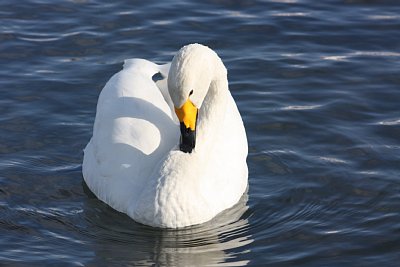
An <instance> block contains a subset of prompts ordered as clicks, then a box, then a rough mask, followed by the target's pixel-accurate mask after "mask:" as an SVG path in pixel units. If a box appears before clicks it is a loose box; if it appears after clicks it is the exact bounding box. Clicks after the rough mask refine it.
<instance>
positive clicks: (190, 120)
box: [175, 99, 198, 131]
mask: <svg viewBox="0 0 400 267" xmlns="http://www.w3.org/2000/svg"><path fill="white" fill-rule="evenodd" d="M197 112H198V109H197V108H196V106H195V105H194V104H193V103H192V101H190V99H188V100H187V101H186V102H185V104H183V106H182V107H180V108H176V107H175V113H176V116H178V119H179V122H181V123H183V124H184V125H185V127H186V128H189V129H190V130H192V131H194V130H196V119H197Z"/></svg>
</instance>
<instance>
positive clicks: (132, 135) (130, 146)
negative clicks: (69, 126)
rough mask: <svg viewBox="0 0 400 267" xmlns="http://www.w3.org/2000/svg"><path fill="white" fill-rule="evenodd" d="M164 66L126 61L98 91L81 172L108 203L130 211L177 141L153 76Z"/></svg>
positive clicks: (177, 134)
mask: <svg viewBox="0 0 400 267" xmlns="http://www.w3.org/2000/svg"><path fill="white" fill-rule="evenodd" d="M159 71H162V72H163V73H164V75H165V69H162V68H160V67H159V66H158V65H156V64H154V63H152V62H149V61H147V60H141V59H133V60H127V61H125V64H124V69H123V70H121V71H120V72H118V73H117V74H115V75H114V76H113V77H112V78H111V79H110V80H109V81H108V83H107V84H106V86H105V87H104V88H103V90H102V92H101V93H100V96H99V100H98V104H97V113H96V119H95V123H94V127H93V137H92V139H91V140H90V142H89V144H88V145H87V146H86V148H85V151H84V152H85V155H84V161H83V165H82V169H83V176H84V179H85V181H86V183H87V184H88V186H89V188H90V189H91V190H92V191H93V192H94V193H95V194H96V195H97V196H98V197H99V198H100V199H101V200H103V201H104V202H106V203H108V204H109V205H110V206H112V207H113V208H115V209H117V210H119V211H126V210H127V208H128V207H129V206H130V205H132V204H133V203H136V202H137V199H138V198H140V195H141V193H142V189H143V188H144V187H145V185H146V183H147V180H148V179H149V176H150V175H151V173H152V171H153V170H154V168H155V165H156V164H158V162H159V161H160V160H161V157H162V156H163V155H165V154H166V153H167V151H170V150H171V149H172V147H173V146H174V145H175V144H177V143H178V138H179V130H178V127H177V125H176V124H175V123H174V122H173V118H172V114H171V109H170V107H169V105H168V103H167V102H166V100H165V98H164V97H163V95H162V93H161V91H160V89H159V88H158V87H157V85H156V84H155V82H153V80H152V76H153V75H154V74H155V73H157V72H159Z"/></svg>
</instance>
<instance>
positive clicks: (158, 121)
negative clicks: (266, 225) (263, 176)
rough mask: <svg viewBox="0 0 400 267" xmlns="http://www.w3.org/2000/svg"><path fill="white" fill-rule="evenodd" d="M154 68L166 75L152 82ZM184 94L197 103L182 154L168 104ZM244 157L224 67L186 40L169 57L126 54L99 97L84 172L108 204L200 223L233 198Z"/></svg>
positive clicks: (153, 218) (144, 217) (241, 183)
mask: <svg viewBox="0 0 400 267" xmlns="http://www.w3.org/2000/svg"><path fill="white" fill-rule="evenodd" d="M159 72H160V73H161V74H162V75H163V76H164V77H166V78H165V79H164V80H161V81H158V82H157V83H155V82H154V81H153V79H152V77H153V75H154V74H156V73H159ZM167 81H168V83H167ZM167 84H168V85H167ZM168 87H169V88H168ZM191 90H193V93H192V94H190V93H189V92H190V91H191ZM189 94H190V97H189ZM188 97H189V98H190V99H191V101H192V102H193V103H194V104H195V105H196V106H197V108H199V113H198V122H197V126H196V128H197V138H196V147H195V149H194V150H193V152H192V153H183V152H181V151H180V150H179V146H178V144H179V138H180V132H179V122H178V120H177V118H176V115H175V112H174V106H176V107H180V106H181V105H182V104H183V102H184V101H185V100H186V99H187V98H188ZM246 157H247V139H246V133H245V130H244V126H243V122H242V119H241V117H240V114H239V112H238V109H237V107H236V104H235V102H234V100H233V98H232V96H231V94H230V92H229V90H228V81H227V73H226V68H225V67H224V65H223V63H222V61H221V60H220V58H219V57H218V56H217V54H216V53H215V52H213V51H212V50H211V49H209V48H208V47H205V46H203V45H199V44H191V45H188V46H185V47H183V48H182V49H181V50H180V51H179V52H178V53H177V55H176V56H175V57H174V59H173V61H172V63H171V64H165V65H157V64H154V63H152V62H150V61H147V60H143V59H129V60H126V61H125V64H124V68H123V70H121V71H120V72H118V73H117V74H115V75H114V76H113V77H112V78H111V79H110V80H109V81H108V83H107V84H106V86H105V87H104V89H103V90H102V92H101V94H100V96H99V100H98V104H97V113H96V119H95V122H94V127H93V137H92V138H91V140H90V141H89V143H88V145H87V146H86V148H85V150H84V159H83V166H82V172H83V177H84V179H85V181H86V183H87V185H88V186H89V188H90V189H91V190H92V191H93V193H94V194H95V195H96V196H97V197H98V198H99V199H101V200H102V201H104V202H105V203H107V204H108V205H110V206H111V207H113V208H114V209H116V210H118V211H121V212H124V213H126V214H128V215H129V216H130V217H131V218H133V219H134V220H135V221H137V222H140V223H143V224H147V225H151V226H156V227H168V228H177V227H184V226H189V225H193V224H199V223H203V222H206V221H208V220H210V219H211V218H213V217H214V216H215V215H217V214H218V213H220V212H221V211H223V210H225V209H227V208H230V207H231V206H233V205H234V204H235V203H237V202H238V201H239V199H240V197H241V196H242V194H243V193H244V192H245V190H246V187H247V177H248V171H247V164H246Z"/></svg>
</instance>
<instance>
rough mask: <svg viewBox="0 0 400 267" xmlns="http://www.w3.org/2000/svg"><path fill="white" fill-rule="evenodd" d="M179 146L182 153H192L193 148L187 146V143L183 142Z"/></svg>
mask: <svg viewBox="0 0 400 267" xmlns="http://www.w3.org/2000/svg"><path fill="white" fill-rule="evenodd" d="M179 148H180V150H181V151H182V152H183V153H192V150H193V148H192V147H191V146H188V145H187V144H183V143H182V144H181V145H180V146H179Z"/></svg>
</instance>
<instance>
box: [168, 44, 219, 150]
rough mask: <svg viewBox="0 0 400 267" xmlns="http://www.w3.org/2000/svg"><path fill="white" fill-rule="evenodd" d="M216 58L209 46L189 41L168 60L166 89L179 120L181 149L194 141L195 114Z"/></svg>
mask: <svg viewBox="0 0 400 267" xmlns="http://www.w3.org/2000/svg"><path fill="white" fill-rule="evenodd" d="M216 59H219V58H218V56H217V54H216V53H215V52H214V51H212V50H211V49H210V48H208V47H206V46H203V45H200V44H190V45H187V46H184V47H183V48H181V49H180V50H179V51H178V53H177V54H176V55H175V57H174V59H173V60H172V63H171V67H170V70H169V74H168V91H169V94H170V96H171V99H172V102H173V103H174V106H175V112H176V115H177V116H178V118H179V121H180V127H181V143H180V149H181V150H182V151H183V152H185V153H188V152H189V153H190V152H192V149H193V148H194V147H195V145H196V122H197V114H198V110H199V108H200V107H201V105H202V104H203V101H204V98H205V97H206V95H207V92H208V89H209V88H210V84H211V82H212V80H213V79H214V76H215V73H214V70H215V62H216Z"/></svg>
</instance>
